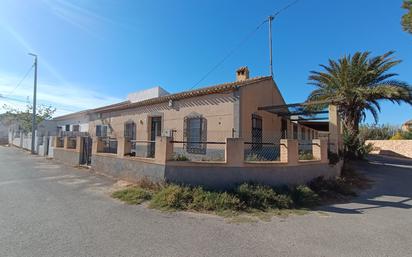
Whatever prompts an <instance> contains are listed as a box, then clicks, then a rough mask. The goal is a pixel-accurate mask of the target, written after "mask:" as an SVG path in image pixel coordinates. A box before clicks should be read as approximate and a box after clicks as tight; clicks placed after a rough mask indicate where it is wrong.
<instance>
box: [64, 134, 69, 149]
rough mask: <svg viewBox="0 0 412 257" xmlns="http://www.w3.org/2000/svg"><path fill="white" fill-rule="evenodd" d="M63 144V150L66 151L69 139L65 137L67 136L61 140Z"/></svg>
mask: <svg viewBox="0 0 412 257" xmlns="http://www.w3.org/2000/svg"><path fill="white" fill-rule="evenodd" d="M63 142H64V143H63V148H64V149H68V146H69V137H67V136H66V137H64V138H63Z"/></svg>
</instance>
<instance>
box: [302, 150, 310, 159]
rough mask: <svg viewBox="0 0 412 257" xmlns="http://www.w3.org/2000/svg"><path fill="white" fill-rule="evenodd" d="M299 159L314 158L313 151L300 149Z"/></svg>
mask: <svg viewBox="0 0 412 257" xmlns="http://www.w3.org/2000/svg"><path fill="white" fill-rule="evenodd" d="M299 160H313V154H312V152H311V151H308V150H304V151H299Z"/></svg>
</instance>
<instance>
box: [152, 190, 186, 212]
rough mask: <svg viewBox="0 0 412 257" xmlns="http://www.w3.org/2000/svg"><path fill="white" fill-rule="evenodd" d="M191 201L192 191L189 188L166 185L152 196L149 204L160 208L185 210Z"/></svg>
mask: <svg viewBox="0 0 412 257" xmlns="http://www.w3.org/2000/svg"><path fill="white" fill-rule="evenodd" d="M191 201H192V192H191V190H190V188H188V187H183V186H178V185H167V186H165V187H163V188H162V189H160V191H159V192H157V193H156V194H155V195H154V196H153V199H152V201H151V203H150V206H151V207H155V208H160V209H176V210H186V209H188V206H189V205H190V203H191Z"/></svg>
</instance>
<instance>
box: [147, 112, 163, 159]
mask: <svg viewBox="0 0 412 257" xmlns="http://www.w3.org/2000/svg"><path fill="white" fill-rule="evenodd" d="M151 120H152V121H151V124H150V143H149V151H148V157H150V158H154V157H155V150H156V137H159V136H161V135H162V117H152V118H151Z"/></svg>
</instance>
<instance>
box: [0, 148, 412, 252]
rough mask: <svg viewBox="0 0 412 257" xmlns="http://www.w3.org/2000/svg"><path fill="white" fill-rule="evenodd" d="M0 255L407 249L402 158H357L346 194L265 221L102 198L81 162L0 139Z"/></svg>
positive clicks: (99, 181)
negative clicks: (360, 182) (350, 192)
mask: <svg viewBox="0 0 412 257" xmlns="http://www.w3.org/2000/svg"><path fill="white" fill-rule="evenodd" d="M0 164H1V165H0V256H5V257H13V256H16V257H25V256H30V257H31V256H39V257H40V256H41V257H47V256H59V257H61V256H76V257H81V256H99V257H102V256H156V257H159V256H179V257H181V256H191V257H196V256H219V257H222V256H245V257H246V256H247V257H251V256H333V257H336V256H411V255H412V200H411V199H412V198H411V197H412V161H405V160H399V159H393V158H391V159H390V158H373V159H371V163H369V164H368V163H363V164H359V167H358V168H359V170H360V171H361V172H364V173H366V174H367V175H368V176H369V177H370V178H371V179H372V180H374V181H375V182H374V186H373V187H372V188H371V189H369V190H367V191H364V192H362V194H361V195H360V196H359V197H358V198H356V199H354V200H353V201H352V202H351V203H347V204H339V205H332V206H325V207H323V208H321V210H320V211H317V212H311V213H309V214H307V215H303V216H290V217H287V218H280V217H275V218H273V219H272V221H271V222H264V221H262V222H257V223H240V224H233V223H229V222H228V221H227V220H224V219H222V218H220V217H215V216H209V215H201V214H193V213H162V212H159V211H156V210H151V209H147V208H145V207H143V206H129V205H125V204H123V203H121V202H119V201H116V200H114V199H111V198H110V197H109V194H108V190H109V189H110V188H111V187H112V185H113V184H114V182H113V181H111V180H110V179H107V178H105V177H102V176H99V175H96V174H92V173H90V172H89V171H88V170H83V169H78V168H73V167H67V166H64V165H62V164H59V163H57V162H56V161H52V160H46V159H44V158H41V157H37V156H31V155H29V154H28V153H27V152H23V151H22V150H19V149H16V148H8V147H0Z"/></svg>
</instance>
